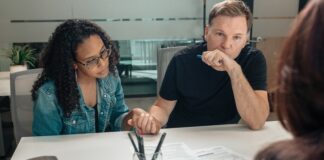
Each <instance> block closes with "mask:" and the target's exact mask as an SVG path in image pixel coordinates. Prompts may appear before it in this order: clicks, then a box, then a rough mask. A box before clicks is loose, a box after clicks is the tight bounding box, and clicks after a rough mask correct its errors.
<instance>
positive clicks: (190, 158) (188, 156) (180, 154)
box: [145, 143, 197, 160]
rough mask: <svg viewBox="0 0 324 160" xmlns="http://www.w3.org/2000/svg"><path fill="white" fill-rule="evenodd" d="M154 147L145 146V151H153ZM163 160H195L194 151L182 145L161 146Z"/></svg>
mask: <svg viewBox="0 0 324 160" xmlns="http://www.w3.org/2000/svg"><path fill="white" fill-rule="evenodd" d="M155 147H156V146H154V145H145V150H154V149H155ZM161 151H162V155H163V160H197V157H196V156H195V154H194V151H193V150H191V149H190V148H189V147H188V146H187V145H186V144H184V143H169V144H163V145H162V148H161Z"/></svg>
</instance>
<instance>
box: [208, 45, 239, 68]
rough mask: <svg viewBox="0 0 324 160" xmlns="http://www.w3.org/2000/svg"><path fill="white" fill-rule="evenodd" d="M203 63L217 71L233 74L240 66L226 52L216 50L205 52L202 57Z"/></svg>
mask: <svg viewBox="0 0 324 160" xmlns="http://www.w3.org/2000/svg"><path fill="white" fill-rule="evenodd" d="M202 61H203V62H204V63H206V64H207V65H209V66H211V67H212V68H214V69H215V70H217V71H226V72H228V73H229V72H231V71H233V70H234V69H235V68H236V67H238V66H239V65H238V64H237V63H236V62H235V60H233V59H232V58H231V57H229V56H228V55H227V54H225V53H224V52H222V51H220V50H218V49H216V50H213V51H205V52H204V53H203V55H202Z"/></svg>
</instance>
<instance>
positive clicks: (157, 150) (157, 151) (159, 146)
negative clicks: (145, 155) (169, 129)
mask: <svg viewBox="0 0 324 160" xmlns="http://www.w3.org/2000/svg"><path fill="white" fill-rule="evenodd" d="M165 136H166V133H165V132H164V133H163V134H162V136H161V138H160V141H159V143H158V145H157V147H156V149H155V151H154V155H153V157H152V160H155V159H156V158H157V156H158V154H157V153H159V152H160V150H161V147H162V143H163V141H164V138H165Z"/></svg>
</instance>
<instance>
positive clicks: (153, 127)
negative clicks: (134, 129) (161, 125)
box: [151, 122, 157, 134]
mask: <svg viewBox="0 0 324 160" xmlns="http://www.w3.org/2000/svg"><path fill="white" fill-rule="evenodd" d="M156 128H157V126H156V123H155V122H154V123H153V124H152V129H151V133H152V134H156Z"/></svg>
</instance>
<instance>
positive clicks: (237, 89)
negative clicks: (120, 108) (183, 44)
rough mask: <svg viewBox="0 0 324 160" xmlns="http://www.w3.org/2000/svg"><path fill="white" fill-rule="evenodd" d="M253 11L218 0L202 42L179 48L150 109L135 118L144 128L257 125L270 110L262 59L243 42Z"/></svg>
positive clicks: (237, 3)
mask: <svg viewBox="0 0 324 160" xmlns="http://www.w3.org/2000/svg"><path fill="white" fill-rule="evenodd" d="M251 25H252V16H251V12H250V10H249V9H248V7H247V6H246V5H245V4H244V2H242V1H240V0H226V1H223V2H220V3H217V4H216V5H214V7H213V8H212V10H211V12H210V14H209V22H208V26H206V28H205V35H204V38H205V40H206V43H202V44H199V45H194V46H190V47H188V48H186V49H184V50H181V51H180V52H178V53H177V54H176V55H175V56H174V57H173V59H172V60H171V62H170V64H169V66H168V69H167V71H166V74H165V77H164V80H163V83H162V86H161V89H160V96H159V97H158V99H157V100H156V102H155V103H154V104H153V106H152V107H151V108H150V110H149V114H143V115H141V116H138V117H135V118H133V119H132V120H131V121H130V122H129V123H133V124H134V126H136V127H137V128H138V129H140V130H141V131H142V132H144V133H153V134H154V133H158V132H159V130H160V128H161V126H164V125H166V127H187V126H200V125H215V124H228V123H237V122H238V121H239V120H240V119H242V120H243V121H244V122H245V123H246V124H247V125H248V126H249V127H250V128H251V129H260V128H262V126H263V125H264V123H265V120H266V118H267V116H268V114H269V103H268V97H267V91H266V62H265V58H264V56H263V54H262V53H261V52H260V51H258V50H256V49H253V48H251V47H250V46H247V45H246V43H247V41H248V37H249V32H250V28H251Z"/></svg>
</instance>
